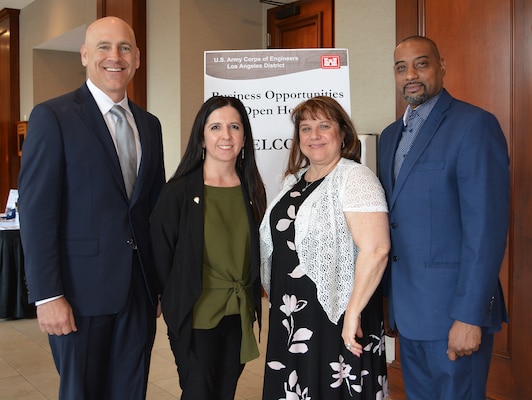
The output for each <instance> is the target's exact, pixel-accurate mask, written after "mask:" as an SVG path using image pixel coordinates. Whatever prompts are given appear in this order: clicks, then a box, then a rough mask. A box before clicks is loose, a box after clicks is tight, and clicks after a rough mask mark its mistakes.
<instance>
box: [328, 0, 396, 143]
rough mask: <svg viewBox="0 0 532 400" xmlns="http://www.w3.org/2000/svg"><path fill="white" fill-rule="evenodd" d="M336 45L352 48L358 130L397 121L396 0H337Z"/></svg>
mask: <svg viewBox="0 0 532 400" xmlns="http://www.w3.org/2000/svg"><path fill="white" fill-rule="evenodd" d="M335 6H336V10H335V16H336V21H335V24H336V43H335V44H336V47H343V48H347V49H349V67H350V74H349V75H350V82H351V117H352V119H353V122H354V124H355V128H356V129H357V132H359V133H378V134H380V133H381V132H382V130H383V129H384V128H385V127H386V126H387V125H388V124H389V123H390V122H392V121H394V120H395V84H394V76H393V69H392V67H393V50H394V48H395V0H374V1H364V2H361V1H353V0H336V1H335Z"/></svg>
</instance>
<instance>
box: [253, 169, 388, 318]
mask: <svg viewBox="0 0 532 400" xmlns="http://www.w3.org/2000/svg"><path fill="white" fill-rule="evenodd" d="M306 170H307V168H304V169H302V170H301V171H299V172H298V173H297V174H295V175H289V176H287V177H286V178H285V180H284V181H283V185H282V189H281V192H280V193H279V194H278V195H277V196H276V197H275V198H274V199H273V200H272V202H271V204H270V205H269V206H268V209H267V210H266V213H265V215H264V219H263V220H262V223H261V226H260V247H261V249H260V251H261V279H262V285H263V287H264V290H265V291H266V293H267V294H268V296H269V295H270V274H271V256H272V252H273V242H272V236H271V227H270V214H271V210H272V208H273V207H274V206H275V205H276V204H277V203H278V201H279V200H280V199H281V198H282V196H283V195H284V194H285V193H286V192H287V191H288V190H290V189H291V188H292V187H293V186H294V185H295V183H296V182H297V181H298V180H299V179H301V176H302V175H303V174H304V172H305V171H306ZM344 212H388V207H387V204H386V198H385V196H384V190H383V189H382V186H381V184H380V182H379V180H378V178H377V177H376V176H375V174H374V173H373V172H372V171H371V170H370V169H369V168H367V167H366V166H364V165H362V164H358V163H356V162H354V161H351V160H347V159H341V160H340V161H339V162H338V164H337V165H336V167H335V168H334V169H333V170H332V171H331V172H330V173H329V174H328V175H327V176H326V177H325V179H324V180H323V182H322V183H321V184H320V185H319V186H318V187H317V188H316V189H315V190H314V191H313V192H312V193H311V194H310V195H309V196H308V198H307V199H306V200H305V202H304V203H303V204H302V205H301V207H300V208H299V211H298V213H297V218H296V220H295V241H294V245H295V249H296V251H297V254H298V257H299V262H300V265H299V269H300V270H299V271H298V272H299V274H300V275H301V274H306V275H307V276H308V277H309V278H310V279H311V280H312V281H313V282H314V284H315V285H316V289H317V294H318V301H319V302H320V304H321V306H322V307H323V309H324V310H325V312H326V313H327V316H328V317H329V319H330V320H331V322H333V323H334V324H337V323H338V320H339V319H340V317H341V315H342V314H343V313H344V311H345V310H346V308H347V303H348V302H349V298H350V296H351V292H352V290H353V282H354V274H355V262H356V257H357V255H358V251H359V249H358V247H357V246H356V245H355V243H354V242H353V238H352V236H351V232H350V231H349V228H348V226H347V222H346V219H345V216H344Z"/></svg>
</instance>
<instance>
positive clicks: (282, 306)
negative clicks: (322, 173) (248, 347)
mask: <svg viewBox="0 0 532 400" xmlns="http://www.w3.org/2000/svg"><path fill="white" fill-rule="evenodd" d="M321 181H322V180H320V181H317V182H314V183H312V184H310V185H308V183H306V182H305V180H304V179H301V180H300V181H299V182H298V183H297V184H296V185H295V186H294V187H293V188H292V189H291V190H289V191H288V192H287V193H286V195H285V196H284V197H283V198H282V199H281V200H280V201H279V203H278V204H277V205H276V206H275V207H274V208H273V210H272V212H271V217H270V226H271V231H272V232H271V234H272V239H273V249H274V251H273V254H272V268H271V271H272V274H271V287H270V298H269V300H270V303H271V308H270V317H269V318H270V319H269V334H268V345H267V351H266V367H265V373H264V389H263V400H281V399H282V400H337V399H338V400H340V399H342V400H343V399H364V400H369V399H371V400H381V399H384V398H385V397H386V395H387V389H388V388H387V386H388V385H387V379H386V357H385V352H384V329H383V322H382V297H381V292H380V290H377V292H376V293H375V295H374V296H373V297H372V299H371V301H370V303H369V304H368V305H367V306H366V309H365V310H364V312H363V313H362V322H361V327H362V330H363V333H364V337H363V338H358V339H357V340H358V341H359V343H361V344H362V346H363V347H364V352H363V354H362V356H361V357H360V358H358V357H356V356H354V355H353V354H352V353H351V352H349V351H348V350H347V349H346V348H345V346H344V343H343V339H342V336H341V333H342V325H343V317H342V318H341V319H340V321H339V322H338V325H335V324H334V323H332V322H331V321H330V320H329V318H328V317H327V314H326V313H325V311H324V310H323V308H322V307H321V305H320V303H319V302H318V299H317V295H316V286H315V285H314V283H313V282H312V281H311V280H310V278H308V277H307V276H306V275H304V274H302V273H301V272H299V271H298V268H297V266H298V265H299V259H298V255H297V253H296V251H295V249H294V246H293V243H294V233H295V232H294V220H295V218H296V214H297V211H298V209H299V207H300V206H301V204H302V203H303V202H304V201H305V199H306V198H307V197H308V195H309V194H310V193H311V192H312V191H313V190H314V189H315V188H316V187H317V186H318V185H319V184H320V183H321Z"/></svg>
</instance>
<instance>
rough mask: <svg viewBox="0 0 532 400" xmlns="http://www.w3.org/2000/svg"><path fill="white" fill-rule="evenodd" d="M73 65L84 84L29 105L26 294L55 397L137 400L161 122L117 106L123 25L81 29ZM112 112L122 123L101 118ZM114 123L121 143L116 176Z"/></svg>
mask: <svg viewBox="0 0 532 400" xmlns="http://www.w3.org/2000/svg"><path fill="white" fill-rule="evenodd" d="M81 60H82V63H83V65H84V66H85V67H86V69H87V78H88V79H87V81H86V83H85V84H84V85H83V86H82V87H80V88H79V89H77V90H75V91H73V92H71V93H68V94H65V95H63V96H61V97H58V98H55V99H51V100H48V101H46V102H44V103H42V104H39V105H37V106H36V107H35V108H34V109H33V111H32V113H31V116H30V120H29V124H28V133H27V138H26V140H25V142H24V149H23V155H22V167H21V171H20V176H19V192H20V193H19V194H20V197H19V206H20V208H19V209H20V224H21V237H22V244H23V248H24V253H25V263H26V275H27V283H28V289H29V297H30V301H32V302H36V305H37V316H38V320H39V326H40V328H41V330H42V331H43V332H46V333H48V335H49V341H50V347H51V349H52V354H53V357H54V361H55V364H56V367H57V370H58V372H59V375H60V378H61V379H60V389H59V398H60V399H69V400H71V399H77V400H80V399H98V400H101V399H106V400H124V399H127V400H134V399H144V398H145V394H146V386H147V379H148V369H149V365H150V355H151V349H152V346H153V340H154V338H155V326H156V325H155V322H156V315H157V301H158V300H157V293H156V292H155V291H154V285H153V279H154V270H153V260H152V259H153V257H152V249H151V242H150V238H149V216H150V213H151V210H152V208H153V206H154V205H155V202H156V200H157V198H158V195H159V192H160V190H161V188H162V186H163V184H164V181H165V177H164V167H163V152H162V133H161V125H160V122H159V120H158V119H157V118H156V117H155V116H153V115H151V114H149V113H148V112H146V111H144V110H142V109H141V108H140V107H138V106H137V105H135V104H134V103H132V102H131V101H129V100H128V98H127V94H126V88H127V85H128V83H129V82H130V80H131V79H132V78H133V76H134V74H135V71H136V69H137V68H138V67H139V65H140V52H139V49H138V48H137V46H136V41H135V34H134V33H133V30H132V29H131V27H130V26H129V25H128V24H127V23H125V22H124V21H122V20H121V19H119V18H115V17H107V18H102V19H99V20H97V21H95V22H94V23H92V24H91V25H90V26H89V27H88V29H87V32H86V36H85V43H84V44H83V45H82V47H81ZM117 104H118V105H120V106H121V107H122V112H125V117H124V116H122V117H117V116H115V114H114V113H113V112H112V109H113V110H114V107H113V106H115V105H117ZM124 110H125V111H124ZM124 119H126V121H124ZM119 121H120V122H119ZM120 124H122V126H123V127H125V128H128V129H126V132H127V133H128V134H129V135H130V136H129V139H126V141H125V143H131V144H132V146H131V151H129V154H128V156H129V159H130V160H131V162H130V165H131V171H132V172H131V174H129V175H127V176H129V178H127V179H126V178H125V176H126V175H123V174H122V170H121V164H125V163H124V161H123V160H124V159H125V158H123V157H122V156H120V158H119V156H118V153H117V149H118V148H119V147H120V146H119V144H118V143H120V140H119V136H120V135H119V131H120V128H118V126H119V125H120ZM122 131H123V130H122ZM125 179H126V181H127V182H129V184H126V183H125Z"/></svg>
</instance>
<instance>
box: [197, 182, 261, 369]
mask: <svg viewBox="0 0 532 400" xmlns="http://www.w3.org/2000/svg"><path fill="white" fill-rule="evenodd" d="M204 198H205V200H204V203H203V204H204V214H205V222H204V224H205V225H204V241H203V267H202V268H203V282H202V283H203V290H202V293H201V295H200V297H199V299H198V301H197V302H196V304H195V306H194V311H193V322H192V326H193V328H194V329H212V328H214V327H216V326H217V325H218V324H219V322H220V320H221V319H222V318H223V317H224V316H226V315H235V314H240V318H241V320H242V343H241V349H240V361H241V363H245V362H247V361H250V360H253V359H254V358H257V357H258V356H259V350H258V346H257V342H256V340H255V335H254V333H253V321H254V319H255V317H254V309H255V308H254V304H253V295H252V288H251V283H250V254H249V253H250V233H249V221H248V215H247V212H246V206H245V203H244V196H243V193H242V188H241V187H240V186H236V187H214V186H207V185H205V188H204Z"/></svg>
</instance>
